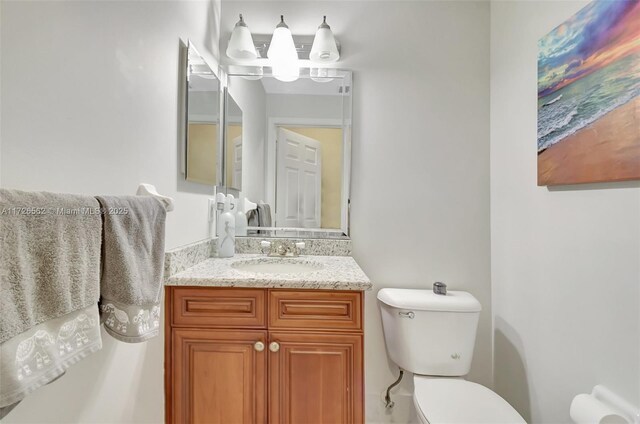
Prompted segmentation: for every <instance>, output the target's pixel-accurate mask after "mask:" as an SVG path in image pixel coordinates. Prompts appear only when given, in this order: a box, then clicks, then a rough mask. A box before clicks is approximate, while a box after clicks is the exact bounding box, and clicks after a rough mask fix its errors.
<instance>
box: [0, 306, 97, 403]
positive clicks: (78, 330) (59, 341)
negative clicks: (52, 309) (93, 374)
mask: <svg viewBox="0 0 640 424" xmlns="http://www.w3.org/2000/svg"><path fill="white" fill-rule="evenodd" d="M101 347H102V339H101V337H100V317H99V314H98V305H97V304H95V305H92V306H89V307H87V308H84V309H81V310H79V311H75V312H72V313H70V314H67V315H64V316H62V317H59V318H55V319H51V320H48V321H46V322H43V323H42V324H38V325H36V326H35V327H33V328H31V329H29V330H27V331H25V332H24V333H21V334H19V335H17V336H15V337H13V338H11V339H9V340H7V341H6V342H4V343H2V344H0V375H1V376H2V390H1V392H0V408H4V407H7V406H9V405H12V404H14V403H16V402H20V401H21V400H22V399H23V398H24V397H25V396H27V395H28V394H29V393H31V392H33V391H34V390H36V389H37V388H39V387H42V386H44V385H45V384H48V383H50V382H52V381H53V380H55V379H56V378H58V377H60V376H61V375H62V374H64V372H65V370H66V369H67V368H69V367H70V366H71V365H73V364H75V363H76V362H78V361H80V360H81V359H83V358H85V357H87V356H88V355H90V354H91V353H93V352H95V351H97V350H100V348H101Z"/></svg>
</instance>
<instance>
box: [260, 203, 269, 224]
mask: <svg viewBox="0 0 640 424" xmlns="http://www.w3.org/2000/svg"><path fill="white" fill-rule="evenodd" d="M258 218H259V220H260V226H261V227H271V206H269V204H268V203H264V202H260V203H258Z"/></svg>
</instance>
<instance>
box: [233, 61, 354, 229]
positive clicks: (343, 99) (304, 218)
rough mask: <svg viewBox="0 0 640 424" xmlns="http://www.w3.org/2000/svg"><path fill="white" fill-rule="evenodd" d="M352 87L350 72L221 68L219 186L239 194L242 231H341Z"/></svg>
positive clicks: (346, 211) (346, 218)
mask: <svg viewBox="0 0 640 424" xmlns="http://www.w3.org/2000/svg"><path fill="white" fill-rule="evenodd" d="M325 71H327V70H325ZM351 91H352V78H351V72H349V71H342V70H329V72H324V73H323V75H322V77H318V75H317V70H316V72H313V70H309V69H306V70H305V69H302V70H301V75H300V78H299V79H297V80H296V81H293V82H283V81H280V80H278V79H276V78H275V77H274V76H272V75H271V73H270V72H269V68H265V69H264V70H263V73H262V75H261V76H257V75H252V74H243V73H240V72H235V73H234V72H229V73H228V88H227V94H226V105H227V106H226V107H227V113H226V118H225V132H226V143H225V144H226V146H225V149H226V153H225V156H226V172H225V174H226V175H225V177H226V184H225V185H226V186H227V187H229V188H231V189H232V192H235V193H236V195H240V196H241V198H243V199H246V200H243V201H242V204H243V206H244V209H245V210H246V211H248V213H249V226H250V231H249V235H252V234H255V235H260V236H266V237H268V236H273V237H278V236H282V237H296V236H301V237H335V238H340V237H348V235H349V186H350V174H351V104H352V102H351ZM238 122H240V128H237V126H238ZM240 170H241V171H240ZM254 205H255V211H256V212H255V213H254V212H252V208H254Z"/></svg>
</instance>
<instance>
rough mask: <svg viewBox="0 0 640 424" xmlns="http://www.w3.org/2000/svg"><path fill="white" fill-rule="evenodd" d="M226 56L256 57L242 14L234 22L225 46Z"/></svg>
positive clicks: (234, 57)
mask: <svg viewBox="0 0 640 424" xmlns="http://www.w3.org/2000/svg"><path fill="white" fill-rule="evenodd" d="M227 56H229V57H230V58H232V59H241V60H250V59H255V58H257V57H258V55H257V54H256V47H255V46H254V45H253V37H252V36H251V31H249V27H248V26H247V24H245V23H244V20H243V19H242V15H240V20H239V21H238V22H237V23H236V26H235V27H234V28H233V32H232V33H231V38H230V39H229V45H228V46H227Z"/></svg>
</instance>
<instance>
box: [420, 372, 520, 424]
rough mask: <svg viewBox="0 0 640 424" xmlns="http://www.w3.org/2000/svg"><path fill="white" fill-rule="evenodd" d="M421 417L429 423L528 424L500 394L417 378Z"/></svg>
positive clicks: (457, 382) (465, 383)
mask: <svg viewBox="0 0 640 424" xmlns="http://www.w3.org/2000/svg"><path fill="white" fill-rule="evenodd" d="M413 383H414V393H413V396H414V402H415V404H416V407H417V409H418V414H420V415H422V416H423V417H424V418H425V419H426V420H427V421H428V422H429V423H430V424H468V423H474V424H526V421H525V420H524V419H523V418H522V416H521V415H520V414H518V412H517V411H516V410H515V409H513V407H512V406H511V405H509V403H508V402H507V401H506V400H504V399H503V398H502V397H500V396H499V395H498V394H497V393H495V392H493V391H491V390H489V389H488V388H486V387H484V386H482V385H480V384H477V383H473V382H471V381H467V380H462V379H457V378H433V377H425V376H414V378H413Z"/></svg>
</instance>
